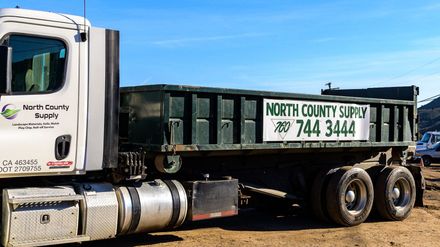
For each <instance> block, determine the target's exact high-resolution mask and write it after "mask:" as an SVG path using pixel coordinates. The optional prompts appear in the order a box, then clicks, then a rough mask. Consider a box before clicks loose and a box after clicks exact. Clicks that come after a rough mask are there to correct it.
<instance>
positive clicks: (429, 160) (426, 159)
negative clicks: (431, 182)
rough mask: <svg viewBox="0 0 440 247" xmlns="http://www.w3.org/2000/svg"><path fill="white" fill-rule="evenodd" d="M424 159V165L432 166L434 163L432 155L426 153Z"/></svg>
mask: <svg viewBox="0 0 440 247" xmlns="http://www.w3.org/2000/svg"><path fill="white" fill-rule="evenodd" d="M422 159H423V165H424V166H431V164H432V158H431V156H428V155H425V156H423V157H422Z"/></svg>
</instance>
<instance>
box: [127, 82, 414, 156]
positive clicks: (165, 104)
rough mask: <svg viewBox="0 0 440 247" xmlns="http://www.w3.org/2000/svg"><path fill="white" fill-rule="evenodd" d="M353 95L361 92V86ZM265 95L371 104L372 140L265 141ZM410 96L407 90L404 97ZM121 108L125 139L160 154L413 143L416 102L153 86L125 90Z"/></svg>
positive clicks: (271, 97) (267, 96) (402, 144)
mask: <svg viewBox="0 0 440 247" xmlns="http://www.w3.org/2000/svg"><path fill="white" fill-rule="evenodd" d="M384 90H391V91H397V92H400V93H402V92H409V91H410V90H407V89H404V90H396V88H391V89H384ZM376 91H377V90H376ZM413 91H414V90H413ZM377 92H380V90H379V91H377ZM344 93H347V92H344ZM356 93H357V94H359V95H361V91H359V90H357V91H356ZM382 93H383V94H384V95H386V94H387V92H385V91H384V92H382ZM265 98H270V99H294V100H309V101H328V102H341V103H356V104H370V139H369V141H351V142H319V141H317V142H306V143H303V142H287V143H264V142H263V139H262V132H263V124H262V122H263V120H262V115H263V114H262V111H263V107H262V106H263V100H264V99H265ZM410 98H411V97H410V96H409V95H408V93H406V94H405V99H410ZM415 98H416V97H415V96H414V99H415ZM121 107H122V110H123V112H128V113H129V117H127V118H124V119H125V120H124V121H128V123H127V124H125V125H122V126H127V127H126V128H128V130H125V131H126V132H127V133H128V142H130V143H133V144H139V145H143V146H145V147H146V148H147V149H149V150H152V151H158V152H175V151H178V152H190V151H227V150H278V149H297V150H301V149H307V148H347V147H350V148H356V147H362V148H365V147H381V146H382V147H390V146H402V147H404V146H407V145H409V144H411V143H412V142H413V141H415V130H416V126H415V119H414V116H415V115H414V113H415V111H416V101H415V100H414V101H410V100H398V97H391V96H390V97H389V99H373V98H362V96H360V97H345V96H333V95H305V94H288V93H276V92H261V91H247V90H232V89H221V88H200V87H188V86H174V85H152V86H141V87H130V88H123V89H122V95H121ZM121 121H122V120H121ZM123 131H124V130H123Z"/></svg>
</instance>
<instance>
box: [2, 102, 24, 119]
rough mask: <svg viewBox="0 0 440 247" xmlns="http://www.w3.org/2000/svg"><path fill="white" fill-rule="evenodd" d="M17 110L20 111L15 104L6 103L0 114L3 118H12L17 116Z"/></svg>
mask: <svg viewBox="0 0 440 247" xmlns="http://www.w3.org/2000/svg"><path fill="white" fill-rule="evenodd" d="M19 111H20V109H18V108H17V107H16V106H15V105H13V104H7V105H5V106H3V108H2V111H1V113H0V114H1V115H2V116H3V117H4V118H6V119H8V120H12V119H15V118H16V117H17V115H18V112H19Z"/></svg>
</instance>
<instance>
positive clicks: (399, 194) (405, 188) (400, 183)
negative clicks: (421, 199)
mask: <svg viewBox="0 0 440 247" xmlns="http://www.w3.org/2000/svg"><path fill="white" fill-rule="evenodd" d="M391 199H392V200H393V204H394V206H395V207H396V208H403V207H406V206H407V205H408V203H409V202H410V201H411V187H410V184H409V182H408V181H407V180H406V179H404V178H399V179H398V180H397V181H396V182H395V183H394V186H393V189H392V191H391Z"/></svg>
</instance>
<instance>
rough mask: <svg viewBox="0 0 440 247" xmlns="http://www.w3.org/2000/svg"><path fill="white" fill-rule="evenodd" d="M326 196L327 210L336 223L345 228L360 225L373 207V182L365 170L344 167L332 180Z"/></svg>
mask: <svg viewBox="0 0 440 247" xmlns="http://www.w3.org/2000/svg"><path fill="white" fill-rule="evenodd" d="M326 195H327V198H326V199H327V210H328V213H329V216H330V218H331V219H332V220H333V221H334V222H336V223H338V224H341V225H344V226H355V225H359V224H361V223H362V222H364V221H365V220H366V219H367V217H368V215H369V214H370V211H371V208H372V207H373V200H374V189H373V182H372V181H371V178H370V176H369V175H368V173H367V172H366V171H365V170H363V169H360V168H351V169H350V167H343V168H341V169H339V170H338V171H336V173H335V174H334V175H333V176H332V178H331V179H330V182H329V185H328V187H327V193H326Z"/></svg>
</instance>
